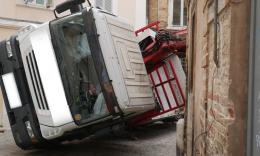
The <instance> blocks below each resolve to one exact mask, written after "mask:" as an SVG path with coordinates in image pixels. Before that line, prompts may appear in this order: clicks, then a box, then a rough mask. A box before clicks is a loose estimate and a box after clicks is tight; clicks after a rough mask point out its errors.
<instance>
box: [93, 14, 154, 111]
mask: <svg viewBox="0 0 260 156" xmlns="http://www.w3.org/2000/svg"><path fill="white" fill-rule="evenodd" d="M94 18H95V21H96V26H97V31H98V34H99V35H100V37H99V41H100V45H101V49H102V52H103V56H104V60H105V64H106V68H107V70H108V73H109V77H110V79H111V80H112V84H113V87H114V91H115V94H116V96H117V100H118V103H119V105H120V108H121V109H122V110H123V111H124V112H141V111H147V110H149V109H153V108H154V107H155V103H154V97H153V92H152V89H151V85H150V81H149V78H148V75H147V72H146V69H145V65H144V62H143V58H142V55H141V52H140V49H139V46H138V42H137V38H136V37H135V34H134V28H133V27H132V26H131V25H129V24H128V22H127V21H125V20H124V19H121V18H119V17H114V16H111V15H108V14H104V13H100V12H98V11H96V10H95V11H94Z"/></svg>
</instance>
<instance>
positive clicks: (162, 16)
mask: <svg viewBox="0 0 260 156" xmlns="http://www.w3.org/2000/svg"><path fill="white" fill-rule="evenodd" d="M147 5H148V10H147V12H148V21H149V23H151V22H155V21H160V27H162V28H166V27H167V26H168V0H147Z"/></svg>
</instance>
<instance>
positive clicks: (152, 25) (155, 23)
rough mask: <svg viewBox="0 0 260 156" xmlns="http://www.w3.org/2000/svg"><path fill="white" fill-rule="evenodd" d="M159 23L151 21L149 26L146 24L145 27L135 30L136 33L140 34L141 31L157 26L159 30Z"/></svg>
mask: <svg viewBox="0 0 260 156" xmlns="http://www.w3.org/2000/svg"><path fill="white" fill-rule="evenodd" d="M159 24H160V22H159V21H156V22H153V23H150V24H148V25H147V26H145V27H143V28H141V29H139V30H136V31H135V35H136V36H138V34H139V33H141V32H144V31H145V30H147V29H150V28H152V27H155V29H156V30H157V31H158V30H159V29H160V27H159Z"/></svg>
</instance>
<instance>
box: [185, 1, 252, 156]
mask: <svg viewBox="0 0 260 156" xmlns="http://www.w3.org/2000/svg"><path fill="white" fill-rule="evenodd" d="M249 3H250V1H241V2H239V3H232V2H231V1H222V0H219V6H218V8H219V9H218V32H217V47H218V48H217V54H218V62H219V67H217V66H216V64H215V62H214V60H213V58H214V41H215V40H214V1H213V0H212V1H209V0H200V1H195V0H191V1H187V4H188V9H189V37H188V41H189V42H188V64H189V65H188V68H189V69H188V70H189V71H188V73H189V82H188V83H189V88H188V105H187V110H186V111H187V116H186V121H185V124H186V135H185V140H186V144H185V145H186V149H185V153H186V154H187V155H219V156H231V155H235V156H240V155H241V156H242V155H246V125H247V123H246V119H247V113H246V112H247V84H248V78H247V75H248V74H247V73H248V53H249V18H248V17H249V12H250V8H249ZM192 80H193V83H192Z"/></svg>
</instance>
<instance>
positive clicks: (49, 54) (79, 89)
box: [0, 0, 155, 149]
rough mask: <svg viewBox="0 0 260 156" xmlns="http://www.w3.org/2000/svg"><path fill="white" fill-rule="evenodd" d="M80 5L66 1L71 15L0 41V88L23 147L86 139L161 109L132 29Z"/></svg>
mask: <svg viewBox="0 0 260 156" xmlns="http://www.w3.org/2000/svg"><path fill="white" fill-rule="evenodd" d="M82 2H84V1H83V0H78V1H67V2H65V3H63V4H61V5H60V6H57V7H56V10H55V13H62V12H64V11H66V10H69V9H70V11H71V13H72V14H71V15H68V16H65V17H62V18H57V19H55V20H53V21H50V22H47V23H44V24H42V25H40V26H38V27H36V26H33V25H31V26H28V27H26V28H23V29H22V30H20V31H19V32H18V33H17V34H16V35H14V36H12V37H11V38H10V39H9V40H6V41H2V42H1V43H0V75H1V78H0V84H1V89H2V92H3V97H4V102H5V105H6V109H7V114H8V117H9V121H10V126H11V130H12V133H13V137H14V139H15V142H16V144H17V145H18V146H19V147H21V148H23V149H31V148H37V147H41V146H44V145H45V144H50V143H55V142H60V141H63V140H69V139H75V138H82V137H85V136H88V135H91V134H93V133H95V132H97V131H98V130H101V129H103V128H106V127H111V126H113V125H116V124H120V123H123V122H124V121H126V120H127V119H129V118H131V117H133V116H136V115H137V114H140V113H143V112H145V111H148V110H151V109H154V108H155V102H154V96H153V92H152V89H151V86H150V83H149V78H148V76H147V72H146V68H145V65H144V62H143V58H142V55H141V52H140V50H139V46H138V42H137V39H136V38H135V36H134V30H133V27H132V26H131V25H129V24H128V23H127V22H126V21H125V20H123V19H121V18H119V17H117V16H114V15H112V14H110V13H107V12H105V11H103V10H100V9H96V8H92V7H91V8H90V9H87V8H85V9H83V7H82V4H81V3H82ZM126 57H127V58H126Z"/></svg>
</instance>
